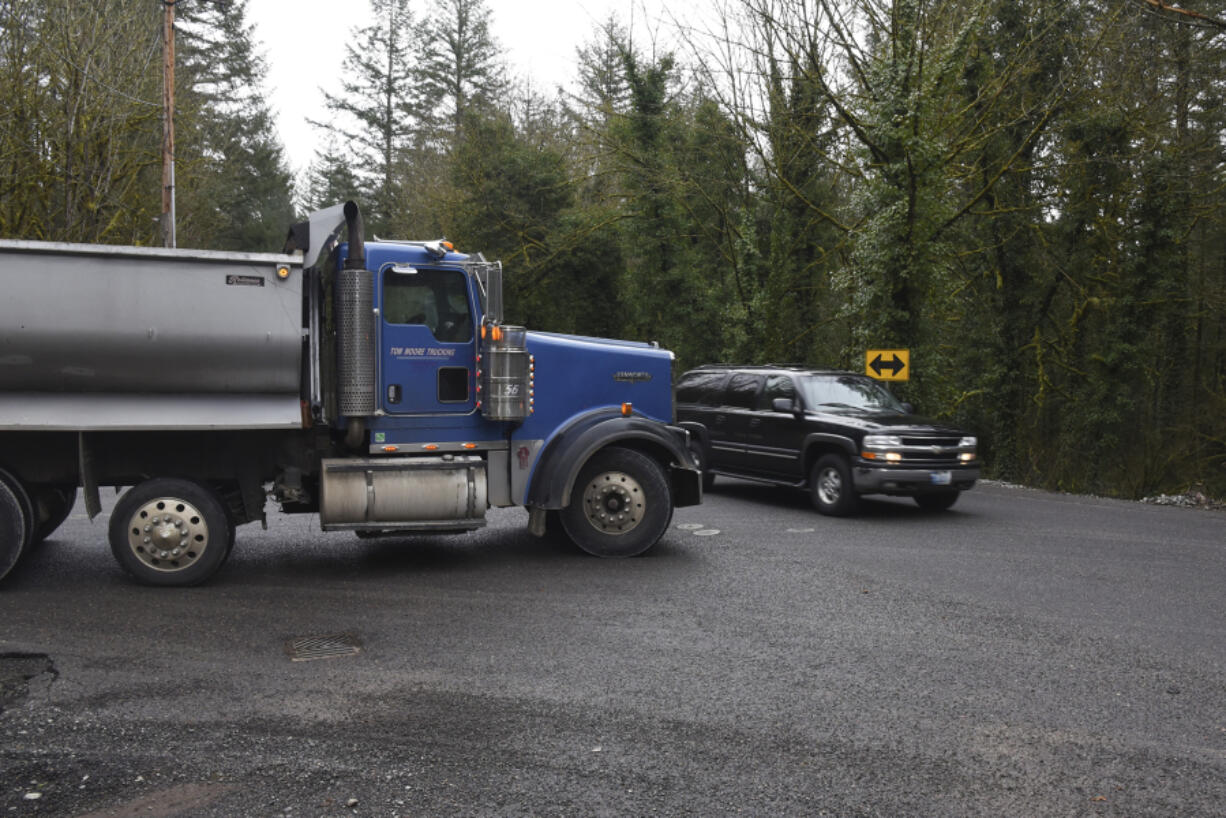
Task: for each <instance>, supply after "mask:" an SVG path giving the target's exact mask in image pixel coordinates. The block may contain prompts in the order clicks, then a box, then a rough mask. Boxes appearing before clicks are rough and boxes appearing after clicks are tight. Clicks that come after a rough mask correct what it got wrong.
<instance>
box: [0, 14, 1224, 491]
mask: <svg viewBox="0 0 1226 818" xmlns="http://www.w3.org/2000/svg"><path fill="white" fill-rule="evenodd" d="M370 3H371V6H372V13H373V14H372V17H373V19H374V20H376V21H377V22H376V23H374V24H373V25H371V26H368V27H365V28H361V29H359V30H355V31H352V32H348V35H349V36H348V39H347V40H346V42H348V43H350V45H348V46H347V47H348V52H347V58H346V63H345V65H346V72H345V77H346V80H345V87H344V89H343V91H342V92H341V93H339V94H337V95H336V96H330V97H327V98H326V103H325V105H323V106H322V107H321V109H320V110H319V112H318V122H319V127H320V128H321V129H322V131H323V132H324V134H325V136H326V139H325V140H324V144H325V147H324V148H323V149H321V150H320V152H319V153H318V155H317V157H316V159H315V161H314V163H313V164H312V166H311V169H310V172H309V174H308V177H307V178H306V179H304V180H303V181H302V183H301V184H299V185H297V186H295V183H294V179H293V178H292V175H291V173H290V172H289V170H288V167H287V164H286V161H285V157H284V153H283V149H282V147H281V145H280V144H279V143H278V141H277V139H276V136H275V133H274V129H273V127H272V124H271V119H270V114H269V107H268V103H267V100H266V99H265V97H264V93H263V90H262V85H261V83H262V80H263V77H264V63H263V60H262V57H261V55H260V54H259V53H258V50H257V47H256V44H255V43H254V41H253V34H252V27H251V25H250V24H249V23H248V21H247V17H246V14H247V11H246V6H247V2H246V0H227V1H226V2H218V1H217V0H179V2H178V3H177V5H176V13H177V19H178V25H177V41H178V53H177V64H176V73H177V108H176V130H177V146H176V148H177V149H176V157H177V170H176V175H177V210H178V214H179V218H178V225H177V232H178V243H179V245H180V246H185V247H200V248H213V249H233V250H251V251H276V250H279V249H280V246H281V243H282V240H283V238H284V236H285V231H286V228H287V226H288V224H290V223H291V222H292V221H293V220H295V219H296V218H298V217H299V216H301V215H302V214H303V213H305V212H307V211H309V210H311V209H313V208H315V207H318V206H325V205H329V204H333V203H336V202H340V201H344V200H346V199H350V198H352V199H356V200H357V201H359V202H360V203H362V205H363V207H364V210H365V212H366V214H367V225H368V231H369V232H373V233H376V234H378V235H381V236H395V237H406V238H407V237H417V238H423V237H430V238H434V237H438V236H440V235H446V236H447V237H448V238H450V239H452V240H453V241H455V242H456V244H457V246H459V247H460V248H461V249H466V250H470V251H478V250H479V251H482V252H484V253H485V254H486V256H487V257H490V258H501V259H502V260H503V262H504V265H505V267H506V269H507V271H508V294H507V295H508V302H509V311H510V313H511V314H510V316H509V317H510V318H512V319H513V320H515V321H517V322H520V323H525V324H527V325H528V326H529V327H532V328H536V329H547V330H554V331H560V332H578V333H582V334H587V335H600V336H611V337H624V338H633V339H640V340H657V341H659V342H660V343H661V344H662V345H664V346H665V347H667V348H670V349H672V350H674V351H675V352H676V353H677V358H678V361H677V367H678V372H680V371H681V369H682V368H688V367H691V366H694V365H697V364H701V363H707V362H713V361H735V362H768V361H775V362H780V361H787V362H802V363H807V364H813V365H820V366H832V367H842V368H849V369H853V370H861V369H862V368H863V366H864V354H865V351H866V350H867V349H880V348H906V349H910V350H911V362H912V370H913V371H912V377H911V380H910V381H908V382H906V383H903V384H898V385H897V388H896V389H895V391H896V392H898V393H899V394H900V395H901V396H902V397H904V398H905V399H907V400H909V401H911V402H913V403H915V404H916V405H917V406H918V407H919V408H920V410H921V411H923V412H925V413H926V414H929V415H932V416H937V417H942V418H948V419H952V420H954V421H956V422H958V423H960V424H963V425H965V426H967V427H969V428H972V429H974V430H976V431H977V432H978V434H979V438H980V449H981V452H982V453H983V456H984V463H985V468H986V471H987V473H988V474H989V475H991V476H994V477H997V478H1000V479H1005V480H1011V481H1016V482H1021V483H1026V484H1030V485H1036V486H1042V487H1046V488H1053V489H1061V490H1067V491H1076V492H1092V493H1102V494H1111V495H1116V496H1124V497H1140V496H1144V495H1146V494H1151V493H1155V492H1160V491H1186V490H1189V489H1192V488H1198V489H1200V490H1202V491H1205V492H1207V493H1209V494H1211V495H1215V496H1219V497H1221V496H1224V495H1226V142H1224V136H1226V132H1224V125H1226V104H1224V98H1226V24H1224V23H1223V22H1222V20H1223V18H1224V17H1226V0H1194V6H1195V7H1194V8H1185V9H1172V8H1171V7H1170V6H1168V5H1165V4H1163V3H1161V2H1158V0H1088V1H1086V2H1068V0H1030V2H1018V0H731V2H729V3H728V4H727V5H726V6H724V7H723V10H722V11H721V12H720V13H718V14H717V15H715V16H713V17H711V18H710V21H709V22H708V23H704V25H703V26H702V28H701V30H698V29H695V28H690V27H686V26H685V25H684V24H682V23H678V24H677V25H676V27H675V30H674V31H673V34H674V37H673V39H672V40H671V42H673V43H674V46H673V47H672V48H671V50H668V51H665V50H664V49H662V48H660V47H659V46H658V45H657V44H656V43H655V42H647V43H644V42H641V41H635V40H634V39H632V38H631V37H630V36H629V34H628V33H627V30H626V28H625V27H624V26H623V25H622V23H621V22H620V21H619V20H618V19H617V18H616V17H612V18H610V19H608V20H607V21H605V22H604V23H603V24H601V25H598V26H595V27H594V28H593V31H592V32H591V38H590V40H589V41H588V42H587V44H586V45H585V46H583V47H581V48H580V49H579V50H578V54H577V58H578V66H579V68H578V72H579V74H578V83H577V86H576V88H577V90H575V91H572V92H563V91H561V90H559V91H557V92H556V93H553V94H552V95H547V94H542V93H540V92H539V91H538V90H533V89H532V88H531V86H529V85H528V84H526V83H523V82H518V81H516V79H515V78H514V77H512V76H510V74H509V72H508V71H507V69H506V68H505V63H504V62H503V60H502V59H501V54H500V51H499V47H498V43H497V39H496V32H494V31H492V30H491V27H490V14H489V10H488V8H487V6H486V5H485V0H370ZM161 15H162V5H161V3H160V2H155V1H154V0H149V1H148V2H143V1H142V2H133V0H94V2H91V3H80V2H70V0H0V110H3V111H4V116H3V119H0V168H2V172H0V186H2V190H0V236H3V237H6V238H24V239H43V240H57V241H78V242H100V243H116V244H157V243H159V235H160V231H159V225H158V220H159V216H160V209H161V155H160V151H161V131H162V124H161V122H162V121H161V116H162V109H161V102H160V99H161V67H160V58H161V39H160V25H159V21H160V19H161ZM335 36H337V37H338V38H339V37H341V36H342V32H336V33H335ZM321 47H336V46H335V44H334V43H332V44H321Z"/></svg>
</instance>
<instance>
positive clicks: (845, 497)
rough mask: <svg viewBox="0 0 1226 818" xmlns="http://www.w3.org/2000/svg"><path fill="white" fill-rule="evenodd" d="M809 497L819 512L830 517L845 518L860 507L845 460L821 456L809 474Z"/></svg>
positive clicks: (837, 457)
mask: <svg viewBox="0 0 1226 818" xmlns="http://www.w3.org/2000/svg"><path fill="white" fill-rule="evenodd" d="M809 496H810V497H811V498H812V499H813V505H814V506H815V507H816V508H817V510H818V511H819V512H821V513H822V514H825V515H827V516H830V517H846V516H847V515H848V514H851V513H853V512H855V510H856V508H857V507H858V506H859V505H860V498H859V497H858V496H856V490H855V487H854V486H853V485H852V482H851V469H850V468H849V467H848V465H847V458H845V457H843V456H842V455H837V454H827V455H822V456H821V457H819V458H818V460H817V463H815V464H814V465H813V471H811V472H809Z"/></svg>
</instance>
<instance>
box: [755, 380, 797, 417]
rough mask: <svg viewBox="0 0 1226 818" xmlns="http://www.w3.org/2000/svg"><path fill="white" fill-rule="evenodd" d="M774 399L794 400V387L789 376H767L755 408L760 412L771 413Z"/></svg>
mask: <svg viewBox="0 0 1226 818" xmlns="http://www.w3.org/2000/svg"><path fill="white" fill-rule="evenodd" d="M775 398H787V399H788V400H795V399H796V385H795V384H794V383H792V376H791V375H768V376H767V378H766V388H765V389H763V390H762V395H761V397H760V398H758V406H757V408H758V409H759V410H760V411H766V412H769V411H772V403H773V402H774V400H775Z"/></svg>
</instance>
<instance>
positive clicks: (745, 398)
mask: <svg viewBox="0 0 1226 818" xmlns="http://www.w3.org/2000/svg"><path fill="white" fill-rule="evenodd" d="M761 385H762V376H761V375H733V376H732V379H731V380H729V381H728V391H727V393H726V396H725V397H724V405H725V406H735V407H736V408H738V409H753V406H754V398H755V397H756V396H757V394H758V387H760V386H761Z"/></svg>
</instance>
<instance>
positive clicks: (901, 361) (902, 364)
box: [864, 349, 911, 381]
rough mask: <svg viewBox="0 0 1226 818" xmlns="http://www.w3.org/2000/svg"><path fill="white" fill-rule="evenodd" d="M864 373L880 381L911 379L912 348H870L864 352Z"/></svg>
mask: <svg viewBox="0 0 1226 818" xmlns="http://www.w3.org/2000/svg"><path fill="white" fill-rule="evenodd" d="M864 373H865V374H866V375H868V376H869V377H872V378H876V379H877V380H879V381H907V380H910V379H911V350H909V349H870V350H869V351H868V352H865V353H864Z"/></svg>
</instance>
